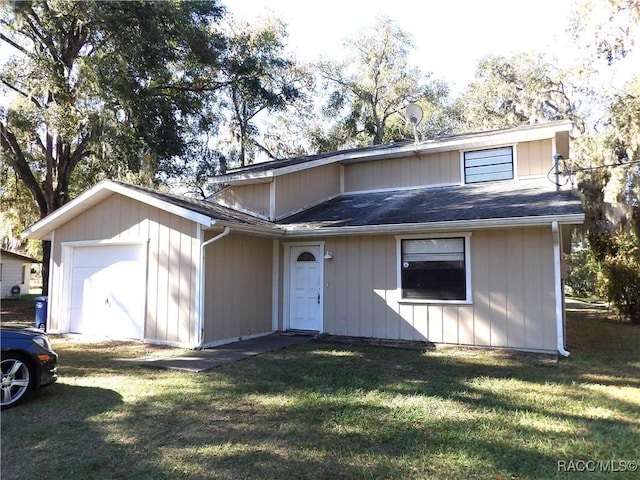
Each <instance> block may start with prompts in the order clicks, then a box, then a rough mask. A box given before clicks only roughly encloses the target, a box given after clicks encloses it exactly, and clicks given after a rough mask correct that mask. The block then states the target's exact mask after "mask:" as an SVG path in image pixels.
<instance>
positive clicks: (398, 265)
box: [396, 232, 473, 305]
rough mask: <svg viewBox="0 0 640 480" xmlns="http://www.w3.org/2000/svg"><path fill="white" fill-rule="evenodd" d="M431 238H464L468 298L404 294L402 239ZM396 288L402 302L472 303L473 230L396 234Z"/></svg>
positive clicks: (399, 301)
mask: <svg viewBox="0 0 640 480" xmlns="http://www.w3.org/2000/svg"><path fill="white" fill-rule="evenodd" d="M430 238H464V268H465V283H466V285H465V286H466V298H465V299H464V300H431V299H420V298H404V297H403V296H402V266H401V263H402V262H401V259H402V240H419V239H430ZM396 290H397V298H398V299H399V300H398V303H400V304H438V305H443V304H450V305H451V304H452V305H472V304H473V290H472V283H471V232H454V233H438V234H424V235H396Z"/></svg>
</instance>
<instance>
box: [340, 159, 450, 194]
mask: <svg viewBox="0 0 640 480" xmlns="http://www.w3.org/2000/svg"><path fill="white" fill-rule="evenodd" d="M458 182H460V153H459V152H458V151H453V152H441V153H430V154H427V155H420V156H414V157H404V158H390V159H386V160H376V161H371V162H363V163H351V164H347V165H345V167H344V189H345V192H358V191H365V190H382V189H386V188H403V187H418V186H423V185H425V186H428V185H441V184H450V183H458Z"/></svg>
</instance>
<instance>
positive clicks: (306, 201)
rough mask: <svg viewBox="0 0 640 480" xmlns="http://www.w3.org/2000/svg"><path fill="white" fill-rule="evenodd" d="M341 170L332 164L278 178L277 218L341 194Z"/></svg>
mask: <svg viewBox="0 0 640 480" xmlns="http://www.w3.org/2000/svg"><path fill="white" fill-rule="evenodd" d="M340 168H341V167H340V165H338V164H331V165H325V166H322V167H317V168H310V169H308V170H302V171H299V172H294V173H290V174H288V175H282V176H280V177H276V179H275V182H276V203H275V215H276V218H280V217H282V216H285V215H287V214H289V213H293V212H296V211H299V210H301V209H303V208H305V207H309V206H311V205H314V204H316V203H318V202H320V201H322V200H326V199H328V198H330V197H333V196H335V195H337V194H339V193H340Z"/></svg>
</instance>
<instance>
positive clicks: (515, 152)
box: [460, 142, 555, 185]
mask: <svg viewBox="0 0 640 480" xmlns="http://www.w3.org/2000/svg"><path fill="white" fill-rule="evenodd" d="M506 147H511V152H512V156H513V178H512V179H510V180H493V181H495V182H512V181H514V180H518V143H517V142H516V143H505V144H504V145H492V146H490V147H486V148H471V149H469V150H460V185H473V184H474V182H471V183H467V176H466V175H465V170H464V154H465V153H469V152H479V151H482V150H493V149H496V148H506ZM554 151H555V150H554ZM480 183H490V181H487V182H480Z"/></svg>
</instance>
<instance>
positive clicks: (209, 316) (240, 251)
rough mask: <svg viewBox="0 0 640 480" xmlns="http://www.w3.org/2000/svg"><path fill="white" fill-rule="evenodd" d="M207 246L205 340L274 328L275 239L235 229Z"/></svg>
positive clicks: (209, 235)
mask: <svg viewBox="0 0 640 480" xmlns="http://www.w3.org/2000/svg"><path fill="white" fill-rule="evenodd" d="M218 233H220V231H212V232H209V231H207V232H206V233H205V237H204V241H207V240H209V239H210V238H213V236H215V235H217V234H218ZM205 248H206V253H205V255H206V260H205V262H206V265H205V271H206V276H205V287H204V288H205V294H204V295H205V312H204V318H205V338H204V342H205V344H214V343H225V341H233V340H236V339H239V338H241V337H246V336H252V335H259V334H263V333H266V332H270V331H271V330H272V323H271V316H272V312H271V305H272V295H273V293H272V292H273V290H272V282H273V279H272V277H273V260H272V258H273V240H272V239H270V238H260V237H255V236H250V235H241V234H236V233H233V231H232V232H231V233H230V234H229V235H228V236H226V237H223V238H221V239H220V240H218V241H216V242H214V243H212V244H209V246H207V247H205Z"/></svg>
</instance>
